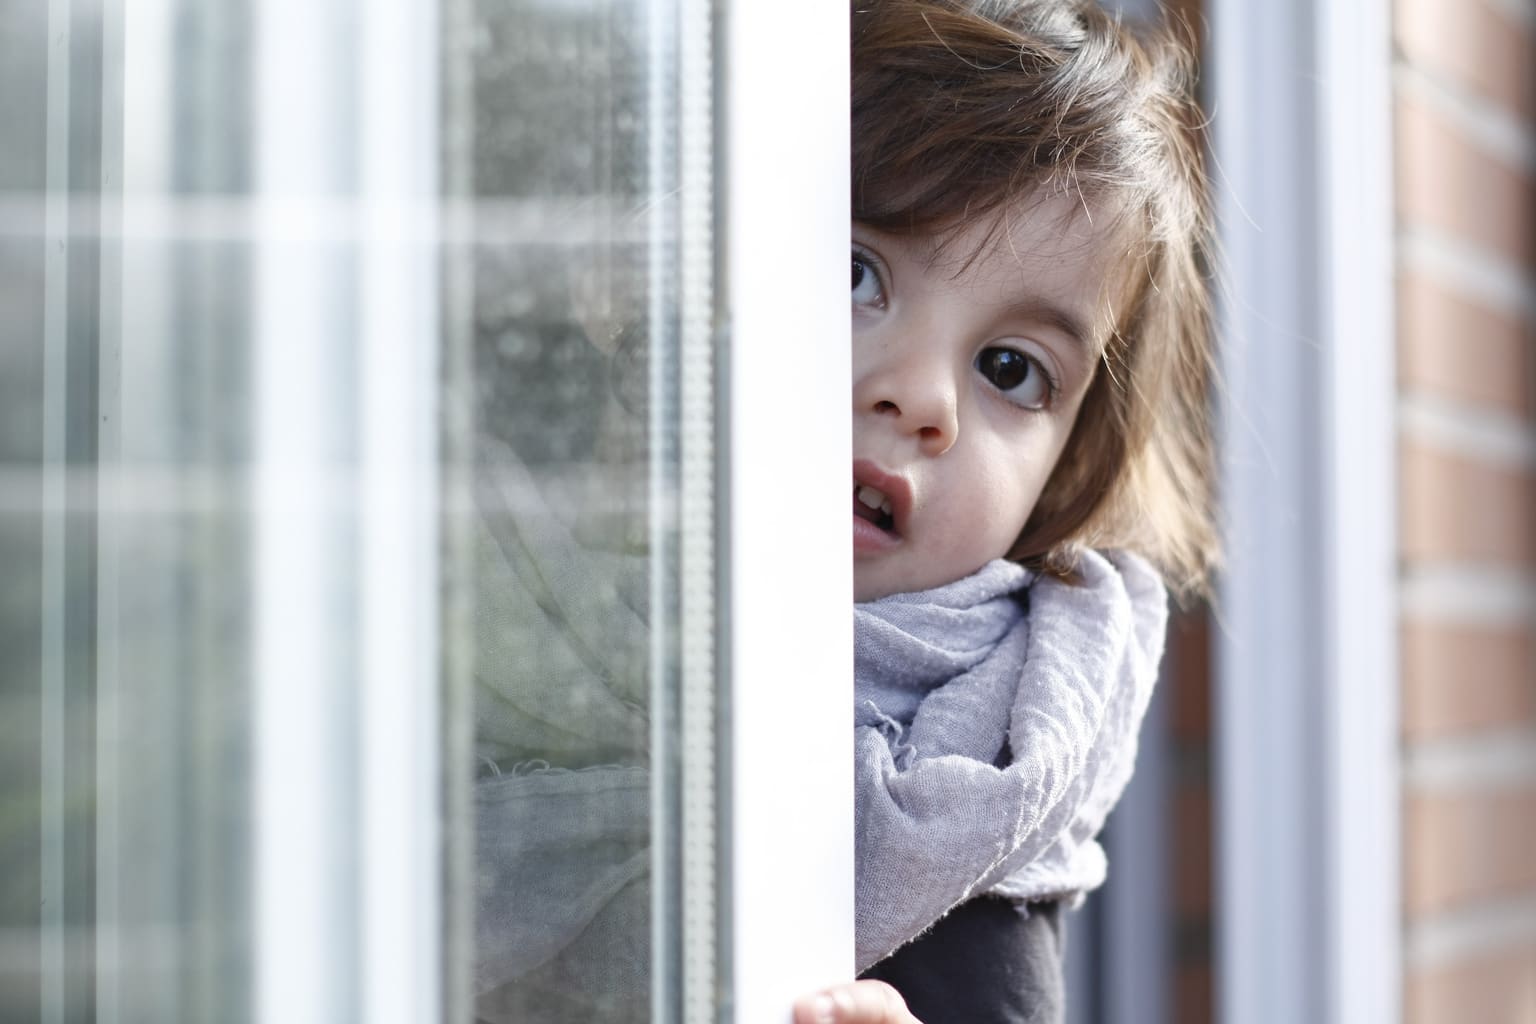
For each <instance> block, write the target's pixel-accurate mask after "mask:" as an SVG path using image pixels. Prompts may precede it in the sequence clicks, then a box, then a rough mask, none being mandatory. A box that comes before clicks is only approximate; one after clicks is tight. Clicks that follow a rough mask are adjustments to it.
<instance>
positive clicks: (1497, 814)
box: [1394, 0, 1536, 1024]
mask: <svg viewBox="0 0 1536 1024" xmlns="http://www.w3.org/2000/svg"><path fill="white" fill-rule="evenodd" d="M1394 36H1395V39H1394V42H1395V47H1396V49H1395V54H1396V59H1395V67H1394V96H1395V106H1396V125H1395V129H1396V146H1397V154H1396V166H1397V204H1398V211H1397V252H1398V256H1397V270H1398V279H1397V294H1398V323H1399V326H1398V353H1399V368H1400V381H1399V388H1400V403H1399V459H1400V473H1401V476H1400V481H1401V483H1400V486H1401V496H1400V500H1401V505H1400V522H1399V528H1400V545H1401V566H1402V575H1401V599H1402V606H1401V608H1402V620H1401V621H1402V625H1401V652H1402V734H1403V761H1404V763H1403V769H1404V771H1403V778H1404V792H1403V801H1404V807H1403V812H1404V813H1403V844H1404V845H1403V890H1404V891H1403V927H1404V936H1403V938H1404V942H1403V951H1404V963H1403V974H1404V992H1403V1006H1404V1019H1405V1020H1406V1021H1407V1022H1409V1024H1440V1022H1445V1024H1451V1022H1456V1024H1461V1022H1476V1024H1504V1022H1524V1024H1530V1022H1536V430H1533V416H1536V288H1533V282H1536V190H1533V186H1536V128H1533V123H1536V122H1533V117H1536V71H1533V68H1536V7H1533V6H1532V5H1530V4H1526V3H1522V2H1521V0H1397V5H1396V10H1395V18H1394Z"/></svg>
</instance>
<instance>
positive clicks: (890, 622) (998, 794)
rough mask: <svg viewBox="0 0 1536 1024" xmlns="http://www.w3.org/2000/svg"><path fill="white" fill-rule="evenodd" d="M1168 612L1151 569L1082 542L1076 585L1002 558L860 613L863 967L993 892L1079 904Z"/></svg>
mask: <svg viewBox="0 0 1536 1024" xmlns="http://www.w3.org/2000/svg"><path fill="white" fill-rule="evenodd" d="M1166 621H1167V600H1166V595H1165V592H1164V589H1163V586H1162V583H1161V581H1160V580H1159V578H1158V576H1157V573H1156V572H1155V571H1154V570H1153V569H1152V568H1151V567H1150V566H1149V565H1147V563H1146V562H1144V561H1142V560H1141V559H1139V558H1137V557H1135V556H1134V555H1130V554H1126V553H1122V552H1112V553H1109V554H1099V553H1095V552H1087V553H1085V555H1084V556H1083V558H1082V560H1081V562H1080V565H1079V572H1078V579H1076V580H1074V581H1071V582H1067V581H1063V580H1060V579H1056V578H1053V577H1048V576H1041V577H1039V578H1033V577H1032V576H1031V575H1030V573H1029V572H1028V571H1026V570H1025V569H1023V568H1021V567H1019V566H1018V565H1015V564H1013V563H1010V562H1005V561H995V562H991V563H989V564H988V565H986V566H984V567H983V568H982V569H981V570H980V571H979V572H977V573H976V574H975V575H973V576H969V577H967V578H966V579H963V580H960V581H958V582H956V583H952V584H948V585H946V586H943V587H938V588H936V589H933V590H929V591H923V592H921V593H915V594H897V595H893V596H891V597H887V598H882V599H880V600H878V601H872V602H868V603H865V604H860V605H856V606H855V608H854V638H855V639H854V666H855V694H854V696H855V714H854V729H855V736H854V746H855V753H854V756H855V786H856V791H855V814H856V818H857V822H856V831H855V835H856V836H857V871H856V900H855V903H856V910H857V915H856V925H857V928H856V931H857V954H856V962H857V966H858V969H859V970H861V971H862V970H863V969H864V968H866V967H868V966H869V965H871V964H872V963H874V962H875V961H877V960H879V959H881V958H882V957H884V956H886V955H887V954H889V953H891V952H893V951H894V950H895V949H896V948H897V947H899V946H901V945H902V944H904V943H906V942H907V941H909V940H911V939H913V938H915V937H916V936H917V935H919V934H921V933H922V932H923V931H925V930H926V929H927V928H928V927H929V926H931V925H932V924H933V923H934V922H935V921H937V920H938V919H939V918H941V917H943V916H944V915H945V914H946V913H948V912H949V911H950V910H951V909H953V908H954V907H955V906H957V905H959V904H960V903H962V902H964V901H965V900H967V899H970V898H971V897H973V896H980V895H982V894H986V893H991V894H995V895H999V896H1004V897H1007V898H1011V899H1017V900H1039V899H1057V898H1066V899H1073V900H1075V899H1078V898H1080V897H1081V894H1082V893H1084V892H1086V891H1087V890H1089V889H1092V888H1094V887H1095V886H1097V885H1099V884H1100V883H1102V882H1103V880H1104V874H1105V869H1106V866H1105V861H1104V854H1103V851H1102V849H1101V848H1100V847H1099V845H1098V843H1097V842H1095V840H1094V836H1095V835H1097V834H1098V832H1099V830H1100V829H1101V828H1102V827H1103V825H1104V819H1105V817H1106V816H1107V815H1108V814H1109V811H1110V809H1111V808H1113V807H1114V804H1115V801H1116V800H1118V799H1119V796H1120V793H1121V791H1122V790H1124V788H1125V785H1126V783H1127V782H1128V781H1129V779H1130V776H1131V770H1132V768H1133V766H1134V763H1135V756H1136V734H1137V730H1138V729H1139V727H1140V724H1141V719H1142V716H1143V715H1144V714H1145V712H1146V707H1147V701H1148V700H1149V699H1150V697H1151V693H1152V687H1153V684H1154V683H1155V681H1156V678H1157V666H1158V662H1159V660H1160V659H1161V657H1162V649H1163V632H1164V627H1165V625H1166Z"/></svg>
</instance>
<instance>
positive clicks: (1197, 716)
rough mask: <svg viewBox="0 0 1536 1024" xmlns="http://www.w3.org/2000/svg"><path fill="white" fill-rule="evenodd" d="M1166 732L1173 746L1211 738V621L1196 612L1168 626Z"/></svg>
mask: <svg viewBox="0 0 1536 1024" xmlns="http://www.w3.org/2000/svg"><path fill="white" fill-rule="evenodd" d="M1167 663H1168V666H1169V671H1168V675H1167V678H1165V679H1164V685H1166V686H1167V687H1168V729H1169V732H1170V733H1171V734H1172V736H1173V738H1174V740H1175V741H1176V742H1181V743H1196V744H1199V745H1201V746H1204V745H1205V744H1206V743H1207V742H1208V741H1209V738H1210V734H1211V620H1210V613H1209V612H1208V611H1207V610H1206V609H1204V608H1199V609H1195V610H1193V611H1188V612H1181V613H1178V614H1175V615H1174V616H1173V618H1172V619H1170V620H1169V623H1168V655H1167Z"/></svg>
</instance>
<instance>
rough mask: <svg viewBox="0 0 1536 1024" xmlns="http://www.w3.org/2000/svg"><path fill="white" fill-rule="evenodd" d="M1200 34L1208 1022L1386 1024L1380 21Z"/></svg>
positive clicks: (1361, 15) (1390, 693)
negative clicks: (1215, 309) (1210, 490)
mask: <svg viewBox="0 0 1536 1024" xmlns="http://www.w3.org/2000/svg"><path fill="white" fill-rule="evenodd" d="M1212 14H1213V18H1212V22H1213V26H1214V30H1215V31H1214V39H1213V43H1214V52H1213V58H1214V65H1215V76H1214V80H1215V83H1216V84H1215V95H1214V97H1213V99H1214V104H1213V106H1214V109H1215V118H1216V119H1215V129H1216V144H1217V145H1216V153H1217V168H1216V180H1217V182H1218V186H1219V187H1220V188H1221V189H1222V193H1221V196H1220V203H1219V211H1220V220H1221V223H1222V226H1223V228H1224V245H1225V249H1226V255H1227V257H1228V263H1227V266H1226V272H1227V274H1228V283H1229V285H1230V292H1229V298H1230V301H1229V304H1228V308H1227V310H1226V316H1225V317H1224V321H1225V322H1226V324H1228V325H1229V326H1230V330H1231V332H1232V333H1231V335H1230V336H1229V338H1228V339H1227V341H1228V345H1227V346H1226V351H1225V352H1224V358H1225V361H1226V365H1225V375H1226V379H1227V385H1228V398H1229V404H1228V407H1227V410H1226V436H1225V437H1224V444H1223V458H1224V480H1223V486H1224V495H1225V506H1226V507H1225V511H1226V513H1227V517H1228V543H1229V547H1230V555H1229V565H1230V568H1229V572H1228V574H1227V576H1226V578H1225V580H1224V581H1223V587H1222V602H1221V609H1220V613H1219V616H1218V620H1219V621H1218V636H1219V640H1218V644H1219V650H1218V665H1219V671H1218V678H1219V679H1220V681H1221V683H1220V689H1219V691H1218V707H1219V718H1218V722H1219V724H1218V727H1217V728H1218V736H1217V737H1216V741H1217V751H1218V758H1219V765H1220V767H1219V769H1218V779H1217V782H1218V801H1219V805H1218V811H1217V820H1218V822H1219V827H1220V832H1219V837H1218V844H1219V857H1218V862H1219V865H1220V871H1221V877H1220V881H1219V884H1220V896H1219V899H1218V905H1219V906H1220V908H1221V910H1220V913H1221V920H1220V922H1219V925H1218V933H1219V936H1220V946H1219V954H1218V955H1219V970H1220V982H1219V985H1218V987H1219V990H1220V1011H1219V1012H1220V1015H1221V1018H1222V1019H1224V1020H1234V1021H1243V1022H1245V1024H1266V1022H1271V1021H1273V1022H1277V1024H1278V1022H1282V1021H1283V1022H1289V1021H1295V1020H1316V1021H1325V1022H1336V1024H1345V1022H1348V1024H1356V1022H1369V1021H1382V1022H1388V1021H1396V1020H1398V1019H1399V1003H1400V999H1401V997H1400V971H1401V964H1400V955H1399V952H1398V951H1399V949H1400V945H1401V942H1400V936H1399V932H1398V923H1397V916H1396V908H1397V901H1398V884H1399V881H1398V880H1399V869H1398V863H1399V857H1400V852H1399V824H1398V820H1397V813H1398V812H1397V804H1398V800H1399V788H1398V762H1397V693H1396V687H1397V658H1396V650H1397V646H1396V645H1397V636H1396V570H1395V547H1396V542H1395V521H1396V495H1395V460H1396V451H1395V409H1396V392H1395V388H1396V382H1395V358H1394V336H1393V317H1392V289H1393V265H1392V220H1391V216H1392V215H1391V209H1392V208H1391V200H1390V196H1391V180H1392V176H1391V172H1392V162H1391V161H1392V153H1391V140H1390V124H1391V107H1390V70H1391V68H1390V61H1391V48H1390V47H1391V36H1390V30H1389V23H1388V15H1387V7H1386V4H1385V3H1384V2H1383V0H1366V2H1364V3H1361V4H1346V5H1330V4H1329V3H1327V2H1326V0H1313V2H1312V3H1306V4H1300V5H1294V6H1293V5H1270V4H1265V5H1252V4H1249V3H1247V2H1246V0H1215V2H1214V4H1213V11H1212ZM1362 41H1364V45H1362ZM1309 83H1310V87H1309ZM1233 342H1235V344H1233Z"/></svg>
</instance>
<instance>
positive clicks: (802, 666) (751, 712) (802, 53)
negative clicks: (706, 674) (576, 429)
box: [719, 0, 853, 1024]
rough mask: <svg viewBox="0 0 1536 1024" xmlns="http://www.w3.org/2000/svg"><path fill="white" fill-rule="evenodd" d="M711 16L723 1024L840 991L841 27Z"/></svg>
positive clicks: (843, 525) (776, 13)
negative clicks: (725, 722) (725, 955)
mask: <svg viewBox="0 0 1536 1024" xmlns="http://www.w3.org/2000/svg"><path fill="white" fill-rule="evenodd" d="M724 8H725V31H724V32H723V33H722V35H721V37H720V38H721V49H720V55H719V60H720V65H721V68H722V69H723V74H722V77H721V85H722V91H723V97H722V104H721V109H722V111H723V118H724V119H723V121H722V122H721V124H722V126H723V130H724V140H723V146H722V150H721V153H722V156H723V159H724V165H723V170H724V175H723V178H722V182H723V189H724V200H725V202H724V215H723V217H722V218H721V231H722V232H723V235H724V238H723V251H724V254H725V259H724V266H723V274H722V277H721V280H722V287H724V288H726V289H727V291H726V305H727V317H728V331H729V338H730V344H729V355H728V357H727V364H728V365H727V370H726V373H727V379H728V384H727V388H726V394H727V395H728V399H727V401H728V403H729V408H728V412H729V428H728V432H729V435H730V437H729V452H730V461H729V470H728V476H729V498H728V504H727V508H728V517H729V528H728V532H729V551H730V558H729V563H728V565H729V568H728V574H729V585H728V594H729V597H728V601H729V604H728V607H729V623H728V632H729V638H728V643H729V650H730V656H729V657H730V662H729V663H730V677H731V678H730V685H731V689H730V698H729V699H730V705H731V727H730V734H729V740H728V742H729V750H730V756H731V760H730V768H729V775H730V779H731V791H730V792H731V796H730V807H731V811H730V813H731V826H730V839H729V844H730V877H731V890H732V894H733V898H732V901H731V906H730V910H729V914H730V917H731V920H730V922H729V926H730V929H731V931H730V935H731V939H730V943H731V946H732V950H733V957H732V960H733V963H732V967H731V971H732V991H733V995H734V999H735V1020H736V1022H737V1024H756V1022H764V1024H785V1022H787V1021H788V1019H789V1007H790V1004H791V1003H792V1001H793V1000H794V999H795V998H796V997H797V996H801V995H804V994H806V993H808V992H811V991H813V990H814V989H816V988H818V987H820V986H824V985H827V984H830V983H832V982H836V981H845V980H847V979H849V978H851V977H852V974H853V779H852V771H851V765H852V764H853V730H852V727H851V719H850V715H851V714H852V707H853V615H852V600H853V597H852V595H853V564H852V557H851V555H850V552H849V547H848V544H849V541H848V526H847V516H848V514H849V513H848V502H849V500H850V499H849V493H850V491H849V488H850V487H851V484H850V482H849V481H850V480H851V476H850V473H851V468H850V467H851V466H852V463H853V455H852V426H851V418H850V415H849V409H848V395H849V393H850V391H851V389H852V383H851V373H852V370H851V366H850V364H849V361H848V353H849V351H850V346H851V343H852V339H851V337H850V330H851V327H850V321H849V319H848V306H847V301H848V300H847V296H846V295H845V294H844V290H843V279H844V278H845V277H846V276H847V246H848V230H849V217H850V214H849V194H848V180H849V140H848V123H849V111H848V103H847V101H846V97H847V95H848V80H849V56H848V9H847V7H846V6H844V5H841V4H829V3H825V2H824V0H798V2H783V3H772V4H765V3H756V2H752V0H737V2H733V3H727V4H725V5H724Z"/></svg>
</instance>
